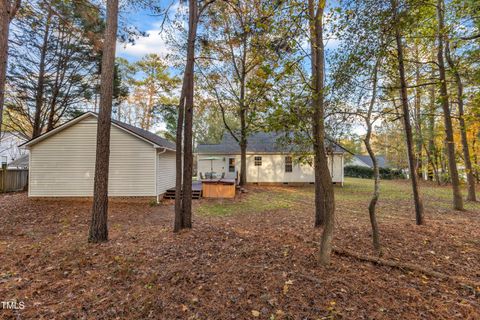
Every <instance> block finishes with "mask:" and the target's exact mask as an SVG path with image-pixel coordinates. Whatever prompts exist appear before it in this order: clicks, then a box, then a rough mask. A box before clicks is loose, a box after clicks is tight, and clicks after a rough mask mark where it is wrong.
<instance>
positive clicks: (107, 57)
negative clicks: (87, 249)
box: [88, 0, 118, 243]
mask: <svg viewBox="0 0 480 320" xmlns="http://www.w3.org/2000/svg"><path fill="white" fill-rule="evenodd" d="M117 29H118V0H108V1H107V25H106V29H105V37H104V43H103V53H102V54H103V55H102V75H101V80H100V111H99V114H98V121H97V150H96V159H95V182H94V189H93V208H92V220H91V224H90V233H89V236H88V241H89V242H93V243H98V242H106V241H108V227H107V216H108V171H109V170H108V169H109V165H110V127H111V116H112V101H113V77H114V68H115V46H116V43H117Z"/></svg>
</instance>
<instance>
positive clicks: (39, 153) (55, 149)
mask: <svg viewBox="0 0 480 320" xmlns="http://www.w3.org/2000/svg"><path fill="white" fill-rule="evenodd" d="M96 136H97V114H96V113H93V112H87V113H84V114H83V115H81V116H79V117H77V118H75V119H73V120H71V121H69V122H67V123H65V124H63V125H61V126H60V127H58V128H56V129H54V130H52V131H50V132H47V133H45V134H43V135H41V136H39V137H37V138H35V139H32V140H30V141H28V142H27V143H25V144H24V145H23V146H24V147H26V148H28V149H29V150H30V160H29V162H30V163H29V168H30V172H29V188H28V195H29V196H30V197H90V196H92V195H93V180H94V173H95V152H96ZM174 186H175V144H174V143H173V142H171V141H169V140H166V139H163V138H161V137H159V136H157V135H155V134H153V133H151V132H149V131H146V130H143V129H140V128H137V127H134V126H131V125H129V124H126V123H123V122H120V121H116V120H112V127H111V136H110V170H109V186H108V193H109V196H159V195H162V194H164V193H165V192H166V190H167V189H170V188H172V187H174Z"/></svg>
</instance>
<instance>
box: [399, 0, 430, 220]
mask: <svg viewBox="0 0 480 320" xmlns="http://www.w3.org/2000/svg"><path fill="white" fill-rule="evenodd" d="M391 5H392V14H393V24H394V29H395V42H396V45H397V60H398V73H399V76H400V97H401V101H402V116H403V125H404V129H405V138H406V140H407V153H408V165H409V169H410V179H411V181H412V190H413V198H414V201H415V218H416V222H417V224H418V225H421V224H423V223H424V221H423V203H422V199H421V197H420V191H419V186H418V175H417V170H416V169H417V166H416V163H417V162H416V161H415V153H414V150H413V135H412V125H411V123H410V110H409V109H410V108H409V106H408V94H407V80H406V77H405V65H404V57H403V51H404V49H403V42H402V35H401V33H400V21H399V17H398V1H397V0H391Z"/></svg>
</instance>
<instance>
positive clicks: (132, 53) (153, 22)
mask: <svg viewBox="0 0 480 320" xmlns="http://www.w3.org/2000/svg"><path fill="white" fill-rule="evenodd" d="M158 3H159V5H160V6H161V7H162V8H164V9H165V8H167V7H169V6H170V9H169V16H170V17H171V18H172V19H173V16H174V15H175V13H176V12H177V10H178V8H179V5H180V4H179V1H178V0H159V1H158ZM335 5H336V1H329V7H330V8H331V7H333V6H335ZM121 15H122V18H123V19H124V20H126V23H127V24H128V25H132V26H135V27H136V28H138V29H139V30H141V31H144V32H146V33H147V35H148V36H147V37H140V38H138V39H136V41H135V44H133V45H132V44H122V43H118V45H117V56H119V57H122V58H126V59H127V60H129V61H130V62H134V61H137V60H139V59H140V58H141V57H143V56H144V55H146V54H149V53H157V54H159V55H160V56H165V55H166V54H167V53H168V52H169V49H168V45H167V44H166V39H165V35H162V34H161V30H160V28H161V23H162V19H163V17H159V16H155V15H153V14H152V12H151V11H150V10H145V9H132V8H128V9H126V10H124V11H123V12H122V14H121ZM326 44H327V49H334V48H336V47H337V45H338V42H337V41H335V40H329V41H328V42H327V43H326Z"/></svg>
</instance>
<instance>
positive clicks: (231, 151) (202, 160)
mask: <svg viewBox="0 0 480 320" xmlns="http://www.w3.org/2000/svg"><path fill="white" fill-rule="evenodd" d="M281 136H282V135H281V134H279V133H265V132H259V133H255V134H253V135H251V136H250V137H249V138H248V145H247V183H283V184H288V183H292V184H295V183H314V182H315V173H314V169H313V166H312V165H310V164H304V163H299V162H298V161H296V159H295V157H294V154H293V153H294V152H292V150H294V149H295V146H288V145H287V146H286V145H284V144H282V143H279V139H280V137H281ZM328 144H329V145H330V144H333V150H332V151H333V152H330V153H329V154H328V162H329V164H328V167H329V169H330V174H331V176H332V180H333V182H334V183H340V184H343V181H344V175H343V162H344V153H345V150H344V149H343V148H342V147H340V146H339V145H338V144H335V143H334V142H333V141H329V143H328ZM196 156H197V170H198V173H199V175H200V174H202V175H203V176H205V174H206V173H209V172H211V171H213V172H215V173H217V174H219V175H221V174H225V178H230V179H233V178H238V177H239V172H240V168H241V165H240V160H241V159H240V147H239V145H238V142H237V141H235V140H234V139H233V138H232V137H231V135H230V134H229V133H225V134H224V135H223V138H222V141H221V142H220V143H219V144H200V145H198V146H197V150H196Z"/></svg>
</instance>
